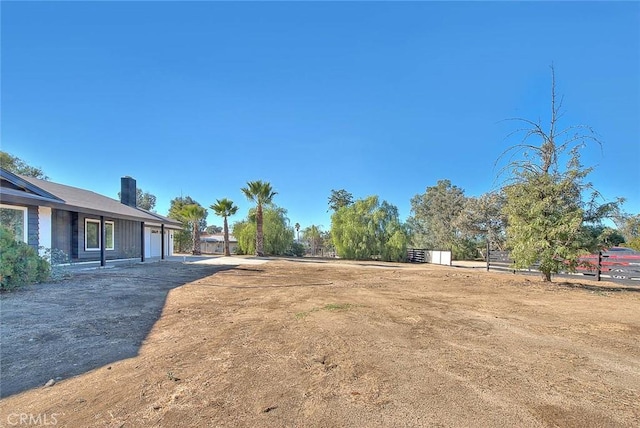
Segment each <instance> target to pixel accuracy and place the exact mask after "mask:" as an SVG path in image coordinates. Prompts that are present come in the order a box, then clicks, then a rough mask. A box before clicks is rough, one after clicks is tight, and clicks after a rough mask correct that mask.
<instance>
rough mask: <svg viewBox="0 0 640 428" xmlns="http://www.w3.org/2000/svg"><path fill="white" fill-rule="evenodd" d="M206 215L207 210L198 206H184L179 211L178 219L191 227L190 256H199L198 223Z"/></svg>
mask: <svg viewBox="0 0 640 428" xmlns="http://www.w3.org/2000/svg"><path fill="white" fill-rule="evenodd" d="M206 215H207V210H205V209H204V208H203V207H202V206H200V205H198V204H190V205H185V206H184V207H182V209H181V210H180V217H181V218H182V219H184V221H186V222H188V223H189V224H190V226H191V236H192V245H193V246H192V250H191V254H193V255H198V256H199V255H200V254H201V252H200V230H201V229H200V223H201V221H202V219H203V218H204V217H206Z"/></svg>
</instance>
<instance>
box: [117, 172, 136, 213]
mask: <svg viewBox="0 0 640 428" xmlns="http://www.w3.org/2000/svg"><path fill="white" fill-rule="evenodd" d="M137 200H138V195H137V193H136V180H135V179H134V178H131V177H129V176H128V175H127V176H126V177H122V178H121V179H120V202H122V203H123V204H125V205H128V206H130V207H133V208H136V205H137Z"/></svg>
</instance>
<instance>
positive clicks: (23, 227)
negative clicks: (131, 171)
mask: <svg viewBox="0 0 640 428" xmlns="http://www.w3.org/2000/svg"><path fill="white" fill-rule="evenodd" d="M0 179H1V181H0V220H1V223H2V225H3V226H6V227H9V228H10V229H11V230H13V231H14V232H15V233H16V237H17V238H18V239H20V240H22V241H24V242H26V243H27V244H29V245H30V246H32V247H33V248H35V249H40V250H41V251H42V250H43V249H45V250H46V249H56V250H59V251H62V252H64V253H65V254H66V255H67V256H68V257H69V259H70V260H71V261H72V262H96V261H97V262H100V264H101V265H102V266H104V265H105V263H106V261H107V260H117V259H128V258H140V259H141V260H142V261H144V260H145V259H147V258H162V259H163V258H164V257H165V256H169V255H172V254H173V233H174V231H177V230H181V229H182V225H181V224H180V223H179V222H178V221H176V220H173V219H169V218H167V217H164V216H161V215H159V214H156V213H152V212H149V211H146V210H143V209H140V208H137V207H136V181H135V180H134V179H133V178H131V177H122V178H121V180H120V184H121V192H120V195H121V198H120V199H121V200H120V201H117V200H115V199H112V198H108V197H106V196H102V195H99V194H97V193H94V192H92V191H89V190H84V189H79V188H76V187H71V186H66V185H63V184H58V183H53V182H51V181H46V180H40V179H37V178H33V177H27V176H23V175H17V174H13V173H11V172H9V171H7V170H5V169H2V168H0Z"/></svg>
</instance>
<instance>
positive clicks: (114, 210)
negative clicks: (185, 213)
mask: <svg viewBox="0 0 640 428" xmlns="http://www.w3.org/2000/svg"><path fill="white" fill-rule="evenodd" d="M0 171H1V178H2V186H0V199H1V200H2V201H6V202H13V203H24V204H32V205H40V206H49V207H52V208H57V209H64V210H67V211H78V212H82V213H86V214H95V215H104V216H110V217H114V218H123V219H128V220H136V221H144V222H145V223H150V224H158V225H159V224H165V226H168V227H171V228H177V229H181V228H182V226H181V224H180V222H178V221H177V220H174V219H170V218H167V217H164V216H161V215H160V214H156V213H151V212H149V211H146V210H143V209H140V208H133V207H130V206H128V205H125V204H123V203H121V202H120V201H118V200H116V199H112V198H109V197H106V196H103V195H100V194H98V193H95V192H92V191H90V190H85V189H80V188H77V187H72V186H66V185H64V184H59V183H54V182H51V181H47V180H40V179H38V178H33V177H27V176H24V175H18V174H13V173H11V172H9V171H6V170H4V169H0ZM5 181H6V182H8V183H10V184H11V186H5Z"/></svg>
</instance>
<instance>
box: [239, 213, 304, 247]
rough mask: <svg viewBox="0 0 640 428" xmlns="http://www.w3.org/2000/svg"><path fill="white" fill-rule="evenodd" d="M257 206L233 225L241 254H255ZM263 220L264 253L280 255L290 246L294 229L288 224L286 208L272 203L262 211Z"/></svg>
mask: <svg viewBox="0 0 640 428" xmlns="http://www.w3.org/2000/svg"><path fill="white" fill-rule="evenodd" d="M256 214H257V208H252V209H250V210H249V214H248V216H247V218H246V219H245V220H242V221H239V222H236V223H235V224H234V225H233V235H234V236H235V237H236V239H237V240H238V250H239V251H240V252H241V253H242V254H255V252H256V237H257V233H256V230H257V222H256ZM262 215H263V221H264V240H263V245H264V254H267V255H273V256H281V255H285V254H287V252H288V251H289V250H291V248H292V244H293V238H294V229H293V227H291V226H290V224H289V218H288V217H287V210H285V209H284V208H280V207H277V206H275V205H273V204H271V205H270V206H266V207H264V208H263V211H262Z"/></svg>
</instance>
